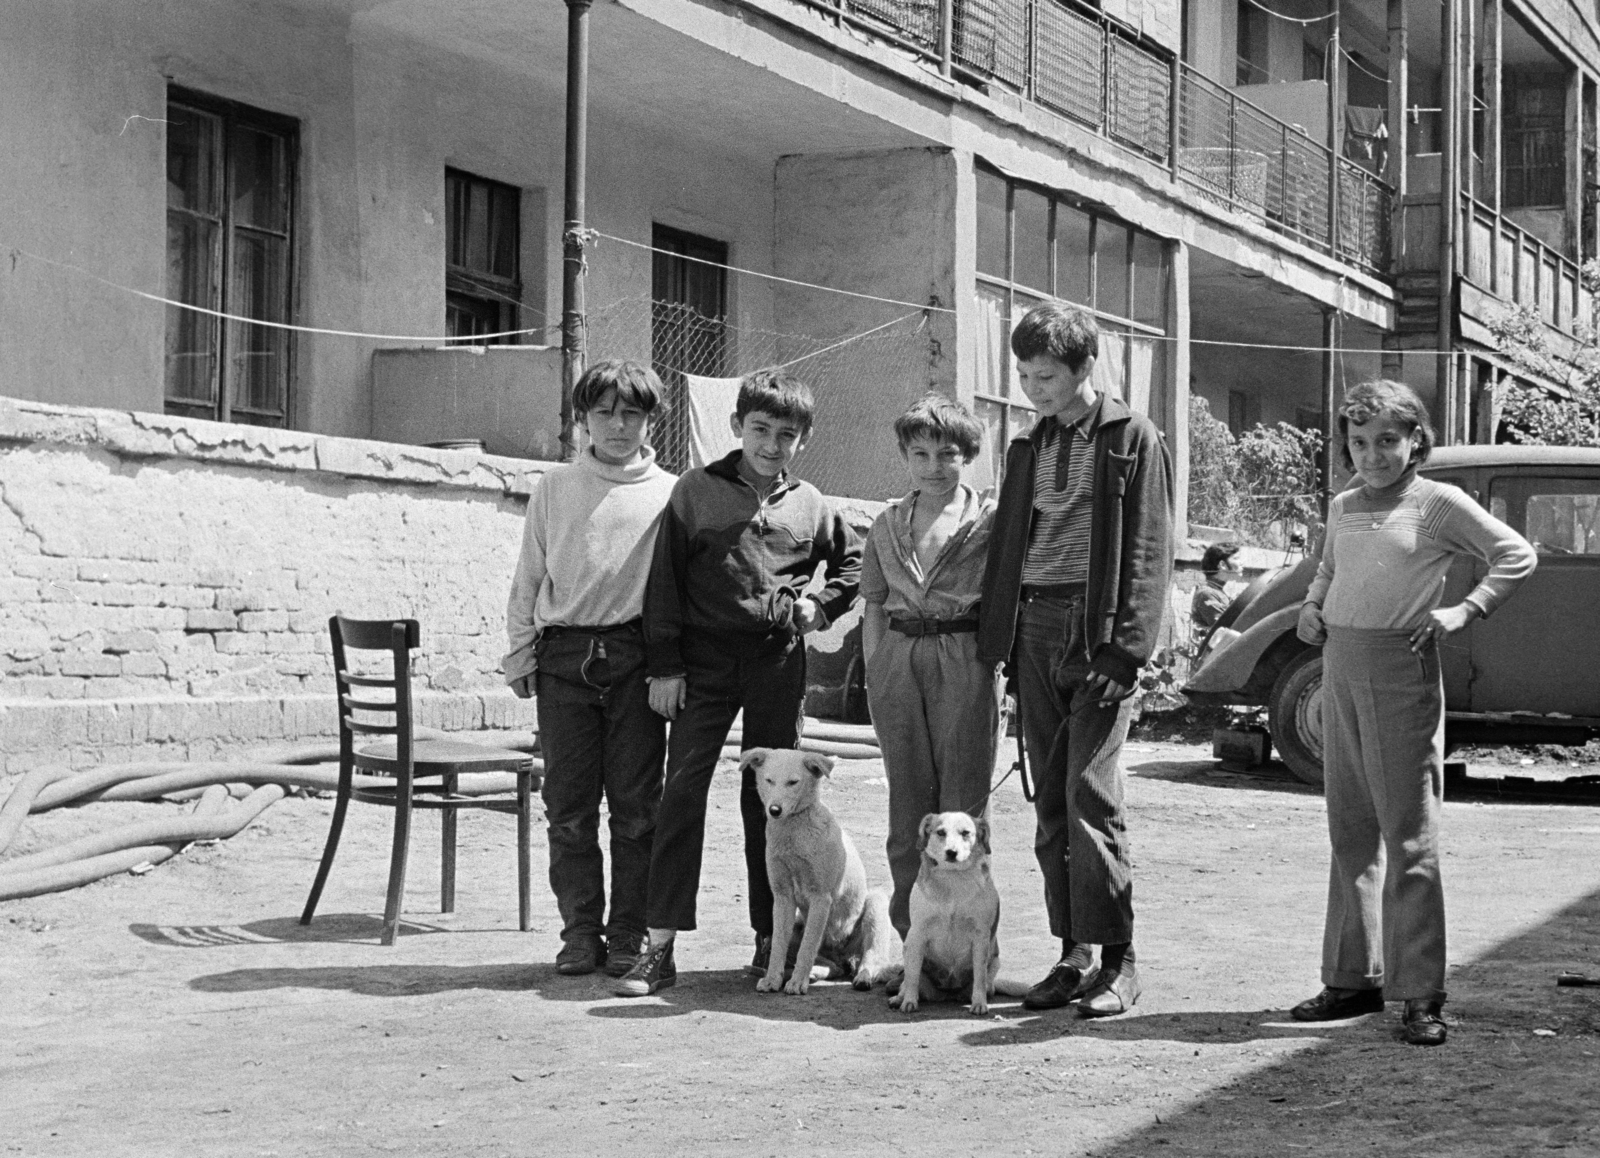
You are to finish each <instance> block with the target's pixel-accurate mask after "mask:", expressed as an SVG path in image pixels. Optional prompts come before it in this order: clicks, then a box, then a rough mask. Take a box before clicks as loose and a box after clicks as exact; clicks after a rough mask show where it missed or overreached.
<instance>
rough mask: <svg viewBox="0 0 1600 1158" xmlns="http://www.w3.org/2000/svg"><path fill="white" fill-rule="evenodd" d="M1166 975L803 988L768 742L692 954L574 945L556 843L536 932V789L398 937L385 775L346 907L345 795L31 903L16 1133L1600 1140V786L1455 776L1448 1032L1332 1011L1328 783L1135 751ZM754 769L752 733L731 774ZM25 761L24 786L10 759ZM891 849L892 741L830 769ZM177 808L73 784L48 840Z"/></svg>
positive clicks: (954, 1150) (1387, 1148)
mask: <svg viewBox="0 0 1600 1158" xmlns="http://www.w3.org/2000/svg"><path fill="white" fill-rule="evenodd" d="M1126 757H1127V758H1126V764H1127V767H1128V770H1129V789H1128V795H1129V807H1130V813H1131V817H1130V832H1131V835H1132V838H1133V846H1134V853H1135V858H1136V864H1137V873H1138V876H1137V881H1138V895H1137V905H1138V914H1139V934H1138V942H1137V943H1138V948H1139V961H1140V967H1141V973H1142V975H1143V978H1144V986H1145V992H1144V997H1143V999H1142V1000H1141V1001H1140V1002H1139V1005H1138V1007H1137V1008H1136V1010H1135V1011H1134V1012H1132V1013H1131V1014H1129V1015H1127V1016H1124V1017H1120V1018H1114V1019H1110V1020H1105V1021H1081V1020H1079V1019H1078V1018H1077V1017H1076V1016H1075V1015H1074V1014H1073V1012H1072V1011H1070V1010H1066V1011H1058V1012H1051V1013H1046V1014H1042V1015H1041V1014H1034V1013H1029V1012H1027V1011H1025V1010H1023V1009H1022V1008H1021V1006H1020V1005H1019V1004H1017V1003H1015V1002H1011V1001H1006V1000H1004V999H1002V1001H1001V1002H1000V1003H999V1004H998V1006H997V1007H996V1008H995V1009H994V1010H993V1011H992V1013H991V1015H990V1016H988V1017H986V1018H982V1019H975V1018H973V1017H971V1016H970V1015H968V1014H967V1013H966V1012H965V1011H964V1010H963V1009H962V1008H960V1007H958V1006H953V1005H944V1006H931V1007H929V1006H925V1007H924V1008H923V1010H921V1011H919V1012H918V1013H917V1014H916V1015H914V1016H910V1017H905V1016H902V1015H900V1014H898V1013H896V1012H894V1011H892V1010H890V1009H889V1008H887V1006H886V1004H885V1000H884V996H883V994H882V992H881V991H878V992H874V993H871V994H861V993H857V992H854V991H853V990H851V989H850V988H849V987H848V985H825V986H821V987H819V988H816V989H814V990H813V992H812V994H811V995H810V996H807V997H788V996H766V995H757V994H756V993H755V992H754V981H753V980H752V979H750V978H748V977H746V976H744V974H743V973H742V972H741V970H740V967H741V966H742V965H743V964H744V963H745V962H746V961H747V960H748V959H749V954H750V948H751V943H750V934H749V931H748V930H747V929H746V927H745V926H746V920H745V916H744V901H743V898H742V895H741V894H742V891H743V890H742V885H741V881H742V875H743V874H742V867H741V861H740V849H739V843H738V813H737V806H736V802H735V792H734V782H733V780H732V778H731V776H729V775H726V774H723V775H719V777H718V782H717V784H716V786H715V787H714V789H713V809H712V812H711V822H710V823H711V835H710V838H709V842H708V843H709V848H708V854H707V864H706V873H705V879H704V882H703V884H702V886H701V925H702V927H701V929H700V930H699V931H698V932H695V933H692V934H685V935H684V936H683V937H682V938H681V940H680V945H679V952H678V963H679V970H680V972H679V981H678V985H677V987H676V988H673V989H668V990H663V991H662V992H661V993H660V994H659V995H658V996H656V997H652V998H646V999H642V1000H631V1001H630V1000H622V999H617V998H613V997H611V996H610V992H609V988H608V981H607V979H605V978H603V977H602V976H599V975H596V976H595V977H591V978H563V977H559V976H557V974H556V973H555V971H554V968H553V966H552V964H551V962H552V959H553V957H554V953H555V950H556V948H557V932H558V922H557V919H556V915H555V907H554V904H553V902H552V901H551V899H550V897H549V893H548V888H547V887H546V885H545V883H544V879H543V871H544V853H543V841H542V837H541V838H540V839H539V840H538V843H537V846H536V849H535V862H534V863H535V874H536V880H535V910H534V930H533V932H531V933H529V934H527V935H524V934H521V933H519V932H517V931H516V893H515V884H514V875H513V867H514V854H513V845H512V839H511V838H512V824H513V822H512V820H511V818H510V817H504V816H496V815H470V816H467V817H465V818H463V820H462V823H461V843H462V854H461V855H462V861H461V868H460V877H459V880H460V883H459V886H458V910H459V911H458V912H457V913H456V914H454V915H452V916H444V917H441V916H439V915H438V914H437V913H434V912H432V911H431V910H432V909H433V908H434V907H436V904H435V903H436V901H437V895H438V894H437V883H438V882H437V871H438V870H437V864H436V859H435V857H434V855H433V852H434V850H435V849H436V847H437V843H436V842H437V827H436V826H437V821H432V820H431V819H424V820H423V822H422V824H421V828H420V830H419V831H418V833H417V834H416V837H415V843H414V845H413V848H414V849H415V850H416V853H415V854H414V859H413V864H414V866H415V868H414V872H413V877H412V882H411V889H410V892H409V897H408V916H409V918H410V923H409V924H408V925H407V926H406V929H405V934H406V935H405V936H403V937H402V938H401V939H400V942H399V944H397V945H396V946H394V947H392V948H387V949H386V948H382V947H380V946H379V945H378V944H377V943H376V930H377V921H376V916H375V914H376V912H377V911H378V910H379V909H380V908H381V904H382V893H383V882H384V872H385V866H386V859H387V852H386V846H387V841H388V823H389V814H388V813H387V812H385V811H384V810H381V809H371V808H362V807H361V806H356V807H355V808H353V809H352V813H351V821H350V823H349V824H348V825H347V828H346V838H345V843H344V846H343V847H342V848H341V851H340V857H339V860H338V862H337V863H336V864H335V866H334V872H333V876H332V880H331V882H330V884H329V888H328V892H327V894H326V896H325V897H324V899H323V907H322V914H323V915H321V916H319V917H318V919H317V920H316V922H315V923H314V924H313V925H312V926H311V927H310V928H309V929H302V928H301V927H300V926H299V925H298V924H297V923H296V917H297V915H298V913H299V910H300V906H301V904H302V903H303V902H304V899H305V893H306V890H307V888H308V887H309V885H310V881H311V877H312V873H313V870H314V868H315V863H316V858H317V856H318V854H319V853H320V850H321V843H322V839H323V836H324V833H325V830H326V825H327V817H328V813H329V811H330V808H331V804H330V802H329V801H328V800H326V799H314V798H298V799H289V800H285V801H283V802H282V803H280V804H278V805H276V806H274V807H273V808H271V809H270V810H269V811H268V812H267V813H266V814H265V815H264V816H263V818H262V819H261V820H260V821H258V822H257V823H256V824H255V825H254V826H253V827H251V828H250V829H248V830H246V831H245V832H244V833H243V834H241V835H240V836H238V837H236V838H235V839H233V840H232V841H229V842H227V843H226V844H223V845H217V846H210V847H200V848H193V849H191V850H189V852H188V853H187V854H186V855H184V856H182V857H181V858H178V859H176V860H173V861H170V862H168V863H167V864H166V865H163V866H161V867H160V868H158V869H156V870H155V871H154V872H152V873H149V874H148V875H145V876H142V877H137V878H135V877H130V876H122V877H118V878H114V879H112V880H109V881H105V882H101V883H100V884H97V885H93V886H90V887H88V888H84V889H80V890H78V891H76V892H72V893H68V894H60V895H55V896H48V897H40V898H35V899H31V900H24V901H12V902H7V903H3V904H0V1105H3V1106H4V1114H3V1122H4V1126H3V1129H0V1146H3V1152H4V1153H6V1154H13V1153H14V1154H27V1155H36V1154H37V1155H95V1156H97V1158H99V1156H110V1155H163V1156H165V1155H185V1154H208V1155H209V1154H226V1155H324V1154H327V1155H347V1154H362V1153H367V1152H371V1151H378V1152H388V1153H406V1154H430V1155H432V1154H473V1155H527V1154H535V1153H538V1154H625V1153H637V1154H667V1153H685V1152H689V1153H697V1154H730V1155H733V1154H737V1155H744V1154H786V1155H787V1154H795V1153H813V1152H817V1153H821V1152H826V1153H828V1154H830V1155H838V1154H857V1153H861V1154H866V1153H871V1154H880V1153H885V1152H890V1153H895V1152H918V1153H928V1152H937V1153H939V1154H944V1155H960V1154H990V1153H1000V1154H1006V1153H1010V1154H1030V1153H1032V1154H1051V1155H1064V1154H1071V1155H1106V1156H1110V1155H1117V1156H1133V1155H1154V1156H1162V1158H1170V1156H1177V1155H1188V1154H1226V1155H1299V1154H1307V1155H1338V1156H1345V1155H1351V1154H1368V1153H1371V1154H1391V1153H1392V1154H1406V1155H1510V1154H1516V1155H1522V1154H1528V1153H1534V1152H1539V1151H1543V1150H1565V1151H1567V1152H1569V1153H1572V1154H1600V1111H1597V1107H1596V1092H1595V1091H1596V1078H1597V1076H1600V1057H1597V1054H1600V1033H1597V1031H1600V989H1558V988H1557V987H1556V986H1555V984H1554V977H1555V974H1556V973H1557V972H1558V971H1559V970H1562V969H1572V968H1577V969H1584V970H1587V971H1589V972H1592V973H1600V858H1597V857H1596V855H1595V850H1596V848H1597V847H1600V810H1597V809H1596V808H1595V807H1594V806H1584V805H1562V804H1539V805H1524V804H1506V803H1498V802H1494V801H1472V800H1461V801H1452V802H1449V803H1447V805H1446V808H1445V814H1446V815H1445V841H1446V843H1445V854H1444V855H1445V872H1446V887H1447V895H1448V898H1449V904H1450V931H1451V955H1450V959H1451V962H1452V975H1451V980H1450V991H1451V1000H1450V1003H1449V1005H1448V1006H1447V1007H1446V1015H1447V1017H1448V1019H1449V1020H1450V1022H1451V1039H1450V1042H1449V1044H1448V1045H1446V1046H1445V1047H1444V1048H1442V1049H1436V1050H1425V1049H1417V1048H1412V1047H1407V1046H1404V1045H1401V1044H1399V1043H1398V1042H1397V1041H1396V1038H1395V1035H1396V1030H1397V1025H1398V1009H1397V1007H1395V1006H1391V1007H1390V1009H1389V1011H1388V1012H1387V1013H1386V1014H1383V1015H1374V1016H1370V1017H1367V1018H1362V1019H1357V1020H1354V1021H1351V1022H1347V1023H1340V1024H1333V1025H1325V1026H1306V1025H1299V1024H1296V1023H1294V1022H1292V1021H1290V1020H1289V1019H1288V1016H1287V1013H1286V1010H1287V1008H1288V1007H1289V1006H1290V1005H1292V1004H1293V1003H1294V1002H1296V1001H1299V1000H1301V999H1303V998H1305V997H1308V996H1310V995H1311V994H1312V993H1313V992H1315V991H1316V989H1317V987H1318V982H1317V959H1318V946H1319V943H1320V932H1321V921H1322V911H1323V890H1324V883H1323V882H1324V872H1325V869H1326V847H1327V845H1326V835H1325V831H1324V828H1323V813H1322V801H1321V798H1320V797H1319V796H1317V795H1316V794H1314V793H1313V792H1311V791H1310V790H1308V789H1305V788H1302V787H1299V786H1297V785H1295V784H1293V783H1291V782H1289V781H1287V780H1286V779H1278V780H1275V779H1271V778H1263V777H1253V776H1241V775H1233V774H1226V773H1220V772H1218V771H1217V770H1216V769H1215V766H1214V765H1213V763H1212V762H1211V760H1210V759H1209V752H1208V751H1207V750H1204V749H1202V748H1200V747H1197V746H1192V745H1176V744H1166V743H1152V742H1135V743H1132V744H1130V747H1129V749H1128V750H1127V754H1126ZM726 771H727V769H726V767H725V772H726ZM8 788H9V785H4V784H0V791H4V790H6V789H8ZM828 791H829V794H830V801H831V804H832V806H833V807H834V809H835V810H836V811H837V812H838V813H839V814H840V816H841V819H842V820H843V822H844V824H845V825H846V827H847V828H849V829H850V830H851V831H852V832H853V834H854V835H855V838H856V841H857V844H858V845H859V847H861V849H862V850H863V852H864V854H865V859H866V861H867V864H868V873H869V875H870V876H872V877H873V878H874V880H875V881H877V882H879V883H886V881H887V870H886V868H885V867H884V863H883V856H882V840H883V829H884V815H885V801H886V793H887V789H886V787H885V784H884V780H883V770H882V766H881V765H879V764H876V763H873V762H843V763H841V764H840V765H839V767H838V769H837V770H836V773H835V777H834V780H833V783H832V786H831V788H830V789H829V790H828ZM177 807H178V806H176V805H132V804H125V805H113V804H98V805H93V806H91V807H88V808H85V809H81V810H75V811H61V812H57V813H51V814H47V815H45V816H42V817H38V818H35V819H34V820H32V821H31V822H30V823H29V826H28V828H27V829H25V830H24V835H23V837H22V839H21V840H20V841H19V842H18V844H17V845H16V847H15V848H14V850H13V851H14V852H26V851H30V850H31V849H33V848H37V847H39V846H41V845H42V844H46V843H54V842H55V841H57V840H60V839H63V838H65V837H67V836H71V835H77V834H79V833H82V832H85V831H92V830H98V829H100V828H104V827H109V826H110V825H112V824H115V823H119V822H122V821H125V820H130V819H137V818H146V817H149V816H151V815H152V814H153V811H152V810H154V809H157V808H177ZM994 826H995V832H996V837H995V844H996V855H995V875H996V877H997V878H998V880H999V882H1000V886H1001V891H1002V895H1003V897H1004V903H1005V909H1004V914H1003V917H1002V922H1001V930H1000V937H1001V944H1002V948H1003V952H1004V957H1005V961H1006V968H1005V970H1004V972H1005V973H1006V974H1007V975H1010V976H1016V977H1019V978H1023V979H1028V980H1032V979H1035V978H1036V977H1037V976H1039V975H1042V974H1043V972H1044V971H1045V969H1046V968H1047V967H1048V966H1049V964H1050V962H1051V961H1052V960H1053V953H1052V948H1053V945H1052V942H1051V941H1050V939H1049V937H1048V935H1047V930H1046V927H1045V924H1044V917H1043V909H1042V904H1041V902H1040V896H1039V891H1040V890H1039V877H1038V870H1037V868H1036V867H1035V865H1034V863H1033V856H1032V849H1031V836H1032V825H1031V820H1030V807H1029V806H1028V805H1027V804H1026V803H1025V802H1024V801H1023V799H1022V797H1021V795H1020V793H1019V792H1018V790H1017V787H1016V784H1015V783H1014V782H1012V783H1008V784H1006V785H1005V786H1003V787H1002V788H1001V789H1000V790H999V792H998V793H997V795H996V799H995V808H994Z"/></svg>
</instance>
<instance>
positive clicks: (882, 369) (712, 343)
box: [588, 270, 940, 500]
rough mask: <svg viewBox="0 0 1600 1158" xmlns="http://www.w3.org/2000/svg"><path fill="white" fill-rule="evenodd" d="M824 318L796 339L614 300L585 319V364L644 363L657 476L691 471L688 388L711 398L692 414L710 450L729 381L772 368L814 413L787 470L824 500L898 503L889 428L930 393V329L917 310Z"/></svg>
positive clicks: (871, 308) (686, 311) (674, 305)
mask: <svg viewBox="0 0 1600 1158" xmlns="http://www.w3.org/2000/svg"><path fill="white" fill-rule="evenodd" d="M729 275H730V276H736V275H737V271H733V270H730V271H729ZM803 292H805V293H807V294H809V295H821V294H824V293H825V292H826V291H820V290H807V291H803ZM810 312H811V313H813V314H815V313H817V312H818V311H815V310H812V311H810ZM833 313H834V315H835V317H834V320H833V323H832V324H831V325H828V326H825V327H824V328H823V329H822V332H818V333H798V332H791V331H787V330H779V329H774V328H767V327H762V326H756V325H748V324H744V325H741V324H738V323H736V322H735V321H734V320H732V319H731V318H729V317H712V316H708V315H706V314H705V313H702V312H701V311H700V310H698V309H696V308H695V307H694V306H692V305H689V304H687V303H684V302H673V301H663V300H659V299H654V298H650V297H645V296H641V297H634V298H623V299H620V300H616V301H612V302H610V303H607V304H604V305H601V306H599V307H598V308H594V309H591V310H590V313H589V340H588V347H589V356H590V359H591V360H598V359H601V358H613V357H620V358H633V359H635V360H638V361H646V362H649V363H650V364H651V365H653V366H654V368H655V370H656V373H657V374H659V375H660V376H661V380H662V383H663V384H664V385H665V386H666V388H667V404H668V409H667V412H666V414H665V415H664V416H663V417H662V418H660V419H659V420H658V421H657V422H656V423H654V424H653V426H652V431H651V442H652V443H653V444H654V446H655V449H656V454H657V457H658V460H659V461H660V462H661V465H662V466H663V467H665V468H666V469H667V470H670V471H673V472H674V473H678V474H681V473H682V472H684V471H685V470H688V469H689V468H690V467H691V466H693V465H695V455H694V444H695V433H696V432H695V430H694V429H693V413H694V411H695V409H696V407H695V406H693V405H691V401H693V400H692V399H691V397H690V392H691V391H692V390H696V389H707V390H708V391H709V392H708V394H707V395H706V396H705V397H706V398H707V399H710V400H711V401H709V402H708V403H707V404H706V405H704V406H702V407H701V408H700V411H701V415H702V417H703V418H704V423H705V426H706V427H709V428H711V429H710V431H709V432H707V431H702V433H701V442H702V445H705V444H706V442H707V441H710V442H712V443H714V442H715V441H716V439H717V438H719V437H721V435H722V434H724V433H725V432H726V431H727V425H728V417H729V416H730V415H731V413H732V410H733V406H732V401H731V399H732V392H733V382H732V380H734V379H737V378H739V377H740V376H742V375H744V374H748V373H750V372H751V371H754V370H758V369H761V368H763V367H771V366H781V367H784V368H785V369H787V370H788V371H789V372H790V373H792V374H793V375H794V376H795V377H797V378H799V379H800V380H801V381H802V382H804V383H805V384H806V385H807V386H809V387H810V388H811V391H812V393H813V395H814V396H815V398H816V404H817V405H816V424H815V428H814V430H813V434H812V436H811V438H810V440H809V442H808V445H807V446H806V448H805V449H804V450H803V451H802V452H801V454H800V456H799V457H798V458H797V459H796V460H795V464H794V470H795V473H797V474H798V475H799V476H800V477H802V478H804V479H806V480H807V481H809V482H811V483H812V484H813V485H815V486H816V487H817V488H818V489H819V490H821V491H822V492H823V493H824V494H829V495H838V496H842V497H846V498H863V499H874V500H879V499H887V498H891V497H894V496H896V495H900V494H903V493H904V492H905V490H906V486H907V484H906V479H905V472H904V469H903V466H902V464H901V461H900V457H899V454H898V449H897V447H896V444H895V441H894V434H893V431H892V429H891V427H890V423H892V422H893V420H894V418H895V417H896V416H897V415H899V414H900V413H902V412H903V411H904V410H905V409H906V407H907V406H909V405H910V404H911V402H913V401H914V400H915V399H917V398H919V397H921V396H922V394H924V393H925V392H927V391H928V390H929V389H930V388H932V387H933V385H934V384H935V383H934V377H935V373H936V371H937V366H936V362H937V360H938V358H939V356H940V345H939V340H938V337H937V335H936V334H935V333H934V332H933V331H934V329H935V327H936V326H937V322H935V321H932V320H930V316H929V314H927V313H925V312H924V311H908V310H907V309H906V307H905V306H888V305H883V304H881V303H872V302H865V303H860V305H859V307H856V306H854V305H852V306H851V307H850V308H847V309H844V310H838V309H835V310H834V311H833ZM701 380H709V381H701ZM718 387H720V389H719V388H718ZM723 402H725V405H722V406H721V408H720V409H716V407H717V405H718V403H723ZM713 411H714V412H713ZM707 433H709V434H710V435H711V438H710V439H709V440H708V439H707Z"/></svg>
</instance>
